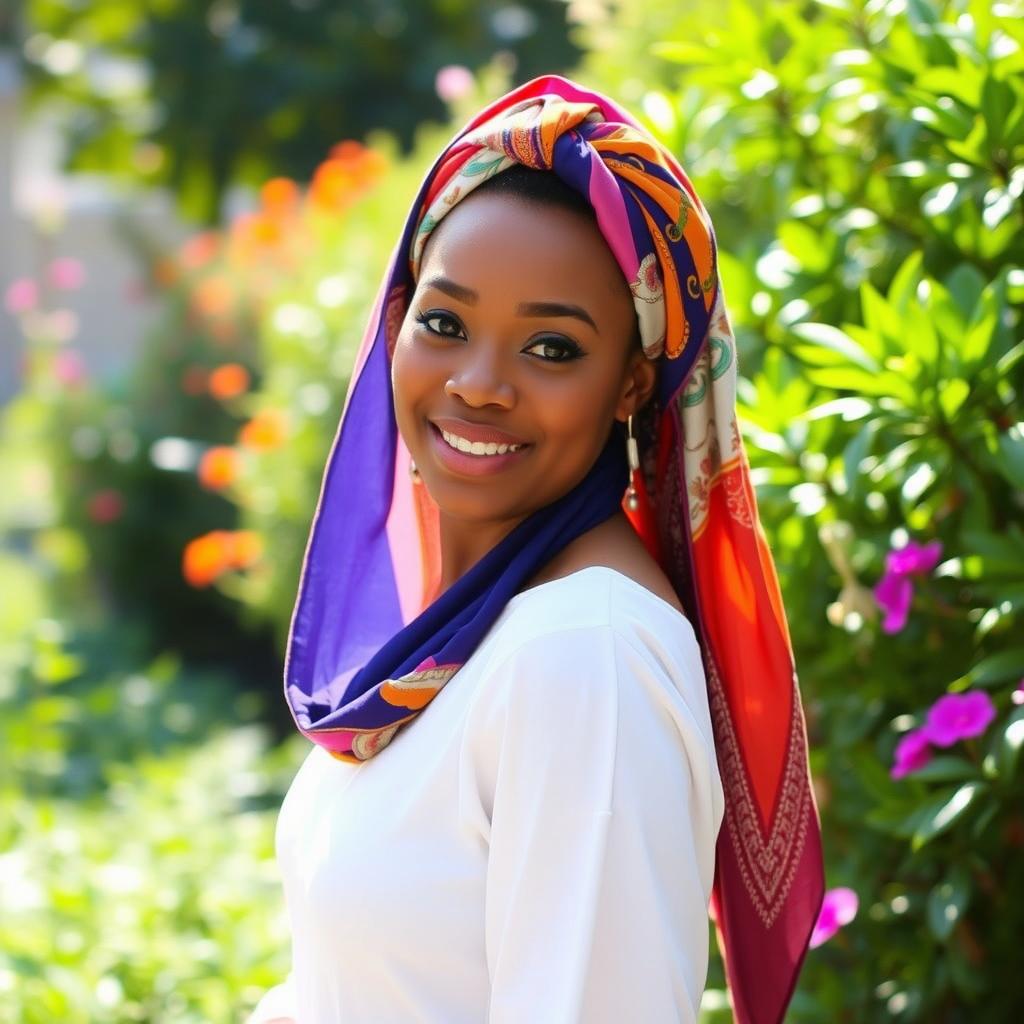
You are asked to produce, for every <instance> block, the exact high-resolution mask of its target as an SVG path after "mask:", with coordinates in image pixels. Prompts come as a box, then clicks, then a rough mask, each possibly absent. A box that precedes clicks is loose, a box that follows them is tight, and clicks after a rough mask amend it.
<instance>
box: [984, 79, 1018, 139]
mask: <svg viewBox="0 0 1024 1024" xmlns="http://www.w3.org/2000/svg"><path fill="white" fill-rule="evenodd" d="M1013 101H1014V95H1013V89H1012V87H1011V86H1010V83H1009V82H1004V81H1003V80H1002V79H1001V78H996V77H995V75H992V74H990V75H987V76H986V78H985V82H984V84H983V85H982V87H981V113H982V116H983V117H984V118H985V127H986V128H987V129H988V137H989V145H990V148H991V149H992V150H995V149H996V148H997V147H999V146H1000V145H1002V142H1003V133H1004V131H1005V125H1006V122H1007V120H1008V119H1009V116H1010V112H1011V111H1012V110H1013Z"/></svg>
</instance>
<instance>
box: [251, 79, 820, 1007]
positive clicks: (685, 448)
mask: <svg viewBox="0 0 1024 1024" xmlns="http://www.w3.org/2000/svg"><path fill="white" fill-rule="evenodd" d="M735 385H736V360H735V342H734V339H733V337H732V333H731V330H730V328H729V321H728V316H727V313H726V308H725V299H724V295H723V292H722V288H721V282H720V281H719V278H718V272H717V263H716V248H715V241H714V232H713V230H712V227H711V221H710V218H709V217H708V214H707V211H706V210H705V209H704V207H703V205H702V204H701V202H700V200H699V198H698V197H697V195H696V192H695V191H694V189H693V186H692V185H691V184H690V182H689V180H688V178H687V177H686V174H685V173H684V172H683V170H682V168H681V167H680V166H679V164H678V163H677V162H676V160H675V159H674V157H673V156H672V155H671V154H670V153H668V152H667V151H666V150H664V149H663V148H662V147H660V146H659V145H658V144H657V143H656V142H655V141H654V140H653V139H651V138H650V136H649V135H647V134H646V133H645V132H644V131H643V130H642V129H641V128H640V127H639V126H638V125H637V123H636V122H635V121H634V120H633V119H632V118H631V117H630V116H629V115H628V114H626V113H625V112H624V111H622V110H621V109H620V108H619V107H617V106H616V105H615V104H614V103H613V102H612V101H611V100H609V99H608V98H607V97H604V96H601V95H600V94H597V93H594V92H590V91H588V90H586V89H583V88H582V87H580V86H578V85H576V84H575V83H573V82H570V81H568V80H566V79H563V78H559V77H556V76H547V77H545V78H540V79H536V80H535V81H532V82H529V83H527V84H526V85H524V86H522V87H520V88H519V89H517V90H515V91H514V92H512V93H511V94H509V95H508V96H505V97H502V98H501V99H499V100H498V101H496V102H495V103H494V104H493V105H491V106H490V107H488V108H486V109H485V110H483V111H481V113H480V114H478V115H477V117H475V118H474V119H473V120H472V121H471V122H470V123H469V125H467V126H466V128H465V129H464V130H463V131H462V132H460V133H459V135H457V136H456V138H455V139H453V140H452V142H451V143H450V144H449V146H448V147H446V149H445V150H444V152H443V153H442V154H441V155H440V157H439V158H438V160H437V162H436V163H435V165H434V166H433V167H432V168H431V169H430V171H429V172H428V174H427V176H426V179H425V181H424V183H423V185H422V187H421V189H420V193H419V195H418V196H417V199H416V202H415V203H414V206H413V209H412V210H411V211H410V214H409V217H408V218H407V220H406V224H405V228H404V231H403V234H402V237H401V239H400V240H399V244H398V246H397V248H396V250H395V255H394V257H393V260H392V263H391V266H390V267H389V268H388V271H387V273H386V275H385V279H384V282H383V284H382V286H381V290H380V292H379V296H378V301H377V303H376V306H375V308H374V311H373V313H372V315H371V319H370V323H369V325H368V328H367V332H366V334H365V336H364V340H363V344H362V346H361V348H360V352H359V355H358V357H357V361H356V366H355V369H354V371H353V376H352V381H351V384H350V387H349V392H348V396H347V398H346V403H345V408H344V410H343V412H342V418H341V423H340V425H339V430H338V435H337V437H336V438H335V444H334V447H333V449H332V451H331V455H330V458H329V460H328V464H327V468H326V470H325V473H324V480H323V487H322V491H321V495H320V500H319V504H318V507H317V510H316V513H315V516H314V519H313V525H312V529H311V532H310V538H309V543H308V546H307V549H306V558H305V561H304V565H303V572H302V578H301V581H300V584H299V593H298V597H297V601H296V606H295V611H294V614H293V618H292V625H291V631H290V635H289V642H288V652H287V658H286V664H285V697H286V700H287V701H288V705H289V708H290V709H291V712H292V715H293V718H294V721H295V724H296V727H297V728H298V729H299V730H300V731H301V732H302V733H303V735H305V736H307V737H308V738H309V739H310V740H311V741H312V742H313V744H314V746H313V749H312V750H311V751H310V753H309V756H308V757H307V759H306V761H305V762H304V763H303V765H302V767H301V768H300V770H299V772H298V774H297V775H296V777H295V780H294V781H293V783H292V786H291V788H290V789H289V792H288V795H287V797H286V799H285V802H284V804H283V806H282V808H281V813H280V816H279V819H278V827H277V853H278V859H279V863H280V865H281V870H282V875H283V879H284V888H285V895H286V902H287V907H288V913H289V917H290V921H291V931H292V942H293V970H292V975H291V977H290V978H289V980H288V981H287V982H286V983H284V984H283V985H281V986H279V987H278V988H277V989H274V990H272V991H271V992H270V993H268V995H267V998H266V999H265V1001H264V1002H263V1003H262V1004H261V1006H260V1007H258V1008H257V1010H256V1012H255V1013H254V1015H253V1017H252V1018H251V1021H252V1022H253V1024H262V1022H265V1021H268V1020H270V1019H277V1018H279V1017H282V1016H283V1017H284V1018H285V1019H289V1018H291V1019H294V1020H295V1021H297V1022H298V1024H351V1022H354V1021H361V1022H362V1021H365V1022H371V1021H372V1022H377V1021H398V1020H423V1021H444V1022H445V1024H462V1022H465V1024H470V1022H474V1024H479V1022H481V1021H485V1020H486V1021H489V1022H491V1024H505V1022H509V1024H511V1022H520V1021H524V1020H530V1021H539V1022H552V1024H555V1022H558V1024H568V1022H583V1021H585V1022H588V1024H602V1022H605V1021H607V1022H611V1021H622V1020H643V1021H651V1022H669V1021H683V1022H695V1021H696V1019H697V1014H698V1009H699V1006H700V1001H701V993H702V991H703V988H704V984H705V980H706V976H707V967H708V954H709V948H708V946H709V943H708V930H707V926H706V917H707V912H708V909H709V906H710V909H711V911H712V914H713V916H714V918H715V923H716V925H717V927H718V933H719V939H720V942H721V945H722V949H723V952H724V955H725V960H726V967H727V972H728V980H729V987H730V993H731V998H732V1002H733V1008H734V1012H735V1016H736V1019H737V1021H739V1022H740V1024H747V1022H755V1024H762V1022H763V1024H777V1022H778V1021H780V1020H781V1019H782V1015H783V1013H784V1011H785V1008H786V1005H787V1003H788V1001H789V998H790V994H791V992H792V989H793V985H794V983H795V980H796V974H797V971H798V970H799V967H800V964H801V962H802V959H803V956H804V953H805V951H806V949H807V943H808V939H809V937H810V934H811V929H812V926H813V924H814V921H815V918H816V916H817V912H818V908H819V906H820V903H821V897H822V890H823V884H822V883H823V879H822V869H821V850H820V837H819V829H818V819H817V811H816V807H815V804H814V799H813V795H812V793H811V789H810V784H809V781H810V780H809V776H808V771H807V751H806V734H805V729H804V721H803V713H802V709H801V702H800V695H799V690H798V689H797V686H796V678H795V674H794V666H793V661H792V653H791V650H790V646H789V636H788V631H787V627H786V621H785V615H784V612H783V609H782V603H781V599H780V596H779V590H778V583H777V581H776V577H775V573H774V568H773V565H772V559H771V554H770V552H769V551H768V549H767V547H766V545H765V541H764V535H763V533H762V531H761V529H760V525H759V523H758V518H757V506H756V502H755V499H754V492H753V489H752V487H751V486H750V480H749V474H748V471H747V464H746V459H745V456H744V452H743V447H742V442H741V440H740V433H739V430H738V427H737V424H736V419H735Z"/></svg>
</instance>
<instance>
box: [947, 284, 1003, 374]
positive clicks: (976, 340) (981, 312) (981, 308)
mask: <svg viewBox="0 0 1024 1024" xmlns="http://www.w3.org/2000/svg"><path fill="white" fill-rule="evenodd" d="M1004 294H1005V283H1004V282H1003V281H1002V280H998V281H994V282H993V283H992V284H990V285H989V286H988V287H987V288H985V289H984V291H983V292H982V293H981V295H980V296H979V297H978V300H977V302H976V303H975V306H974V309H973V311H972V313H971V320H970V323H968V325H967V330H966V331H965V332H964V337H963V342H962V343H961V345H960V348H959V350H958V351H959V355H960V359H961V361H962V362H963V364H964V366H965V367H968V368H971V367H973V366H975V365H976V364H977V363H980V362H982V361H983V360H984V359H985V357H986V356H987V355H988V354H989V351H990V349H991V347H992V341H993V339H994V338H995V337H996V336H997V333H996V329H997V328H998V326H999V314H1000V311H1001V310H1002V307H1003V302H1004V298H1003V297H1004Z"/></svg>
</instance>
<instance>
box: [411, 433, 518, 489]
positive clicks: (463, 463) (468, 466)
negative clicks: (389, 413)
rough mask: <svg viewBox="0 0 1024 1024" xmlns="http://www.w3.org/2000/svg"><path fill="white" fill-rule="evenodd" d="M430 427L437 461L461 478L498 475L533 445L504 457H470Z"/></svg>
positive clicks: (506, 454) (508, 453)
mask: <svg viewBox="0 0 1024 1024" xmlns="http://www.w3.org/2000/svg"><path fill="white" fill-rule="evenodd" d="M428 426H429V427H430V438H431V443H432V444H433V446H434V452H435V453H436V455H437V459H438V461H439V462H440V463H441V464H442V465H443V466H444V467H445V468H446V469H450V470H451V471H452V472H454V473H458V474H460V475H461V476H488V475H490V474H491V473H500V472H501V471H502V470H503V469H507V468H508V467H509V466H510V465H512V464H513V463H515V462H518V461H519V460H520V459H521V458H523V456H524V455H526V454H527V452H529V451H530V449H531V448H532V447H533V445H526V446H525V447H523V448H520V449H519V451H517V452H505V454H504V455H471V454H470V453H469V452H460V451H459V450H458V449H457V448H453V447H452V446H451V445H450V444H449V443H448V442H447V441H446V440H445V439H444V438H443V437H442V436H441V431H440V430H439V429H438V428H437V427H436V426H435V425H434V424H433V423H428Z"/></svg>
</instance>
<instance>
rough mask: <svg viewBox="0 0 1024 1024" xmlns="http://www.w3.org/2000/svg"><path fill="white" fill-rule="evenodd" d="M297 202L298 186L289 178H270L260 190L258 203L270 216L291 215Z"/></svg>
mask: <svg viewBox="0 0 1024 1024" xmlns="http://www.w3.org/2000/svg"><path fill="white" fill-rule="evenodd" d="M298 201H299V186H298V185H296V184H295V182H294V181H292V180H291V179H290V178H271V179H270V181H268V182H266V183H265V184H264V185H263V187H262V188H261V189H260V202H261V203H262V205H263V209H264V212H266V213H268V214H270V216H272V217H275V216H281V215H283V214H288V213H291V212H292V211H293V210H294V209H295V206H296V204H297V203H298Z"/></svg>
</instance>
